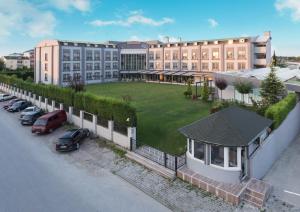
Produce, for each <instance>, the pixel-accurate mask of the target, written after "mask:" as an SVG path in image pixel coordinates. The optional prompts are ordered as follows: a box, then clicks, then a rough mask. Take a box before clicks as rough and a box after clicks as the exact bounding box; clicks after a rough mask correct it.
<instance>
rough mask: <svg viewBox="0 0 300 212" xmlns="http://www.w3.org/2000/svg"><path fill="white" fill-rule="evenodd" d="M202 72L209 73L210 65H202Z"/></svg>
mask: <svg viewBox="0 0 300 212" xmlns="http://www.w3.org/2000/svg"><path fill="white" fill-rule="evenodd" d="M202 70H204V71H208V70H209V69H208V63H202Z"/></svg>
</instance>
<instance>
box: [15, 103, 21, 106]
mask: <svg viewBox="0 0 300 212" xmlns="http://www.w3.org/2000/svg"><path fill="white" fill-rule="evenodd" d="M21 104H22V102H16V103H14V104H13V106H20V105H21Z"/></svg>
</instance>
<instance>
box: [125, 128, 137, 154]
mask: <svg viewBox="0 0 300 212" xmlns="http://www.w3.org/2000/svg"><path fill="white" fill-rule="evenodd" d="M127 137H128V138H129V139H130V148H131V147H132V150H135V149H136V142H135V144H134V142H133V140H135V141H136V128H135V127H128V128H127ZM132 145H133V146H132Z"/></svg>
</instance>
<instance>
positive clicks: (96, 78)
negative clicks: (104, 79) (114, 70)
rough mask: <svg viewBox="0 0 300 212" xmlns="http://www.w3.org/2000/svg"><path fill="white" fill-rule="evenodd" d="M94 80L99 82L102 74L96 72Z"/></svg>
mask: <svg viewBox="0 0 300 212" xmlns="http://www.w3.org/2000/svg"><path fill="white" fill-rule="evenodd" d="M94 79H95V80H99V79H100V72H95V74H94Z"/></svg>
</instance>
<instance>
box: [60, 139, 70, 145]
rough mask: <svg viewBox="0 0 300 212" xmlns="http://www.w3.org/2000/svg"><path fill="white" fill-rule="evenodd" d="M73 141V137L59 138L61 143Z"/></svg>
mask: <svg viewBox="0 0 300 212" xmlns="http://www.w3.org/2000/svg"><path fill="white" fill-rule="evenodd" d="M70 142H71V139H70V138H59V139H58V143H59V144H68V143H70Z"/></svg>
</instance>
